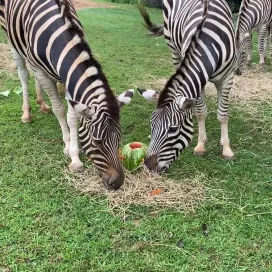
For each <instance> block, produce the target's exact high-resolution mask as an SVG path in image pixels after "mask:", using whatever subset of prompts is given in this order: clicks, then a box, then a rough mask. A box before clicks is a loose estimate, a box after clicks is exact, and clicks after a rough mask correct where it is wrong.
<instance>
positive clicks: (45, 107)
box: [40, 104, 51, 113]
mask: <svg viewBox="0 0 272 272" xmlns="http://www.w3.org/2000/svg"><path fill="white" fill-rule="evenodd" d="M40 110H41V112H42V113H49V112H50V111H51V108H50V107H49V106H48V105H46V104H45V105H43V106H42V107H41V109H40Z"/></svg>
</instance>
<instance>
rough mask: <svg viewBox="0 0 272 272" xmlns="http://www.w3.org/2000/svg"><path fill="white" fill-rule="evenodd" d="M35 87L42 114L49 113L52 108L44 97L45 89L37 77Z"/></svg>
mask: <svg viewBox="0 0 272 272" xmlns="http://www.w3.org/2000/svg"><path fill="white" fill-rule="evenodd" d="M35 85H36V94H37V97H36V102H37V104H39V105H40V109H41V112H43V113H48V112H50V107H49V106H48V105H47V104H46V103H45V101H44V97H43V89H42V86H41V85H40V83H39V81H38V80H37V78H36V77H35Z"/></svg>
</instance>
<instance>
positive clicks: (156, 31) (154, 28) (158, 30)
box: [137, 5, 164, 37]
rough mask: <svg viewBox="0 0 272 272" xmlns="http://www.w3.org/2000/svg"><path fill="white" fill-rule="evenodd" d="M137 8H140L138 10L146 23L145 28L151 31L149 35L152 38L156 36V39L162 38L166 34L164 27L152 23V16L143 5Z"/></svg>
mask: <svg viewBox="0 0 272 272" xmlns="http://www.w3.org/2000/svg"><path fill="white" fill-rule="evenodd" d="M137 7H138V9H139V11H140V13H141V15H142V17H143V19H144V21H145V25H144V26H145V27H146V28H147V29H148V30H149V31H150V33H149V34H150V35H152V36H155V37H158V36H162V35H163V34H164V27H163V25H156V24H154V23H152V22H151V20H150V16H149V14H148V12H147V10H146V9H145V8H144V6H143V5H138V6H137Z"/></svg>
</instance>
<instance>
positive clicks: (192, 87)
mask: <svg viewBox="0 0 272 272" xmlns="http://www.w3.org/2000/svg"><path fill="white" fill-rule="evenodd" d="M213 55H215V54H214V52H209V54H207V53H206V52H205V50H203V48H199V46H197V48H196V46H195V44H193V45H192V47H191V48H190V49H189V52H187V54H186V55H185V58H184V59H183V62H182V63H181V65H180V67H179V68H178V70H177V71H176V73H175V74H174V75H173V76H172V77H171V78H170V80H169V81H168V83H167V84H166V86H165V89H164V91H163V92H162V94H161V96H160V99H159V104H160V103H164V102H166V101H168V100H174V99H175V98H176V97H177V96H184V97H189V98H198V97H199V96H200V94H201V90H202V89H203V88H204V86H205V85H206V83H207V82H208V81H209V78H210V76H211V75H212V73H213V71H214V69H215V67H214V61H213Z"/></svg>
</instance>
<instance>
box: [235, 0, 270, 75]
mask: <svg viewBox="0 0 272 272" xmlns="http://www.w3.org/2000/svg"><path fill="white" fill-rule="evenodd" d="M271 26H272V1H271V0H243V1H242V4H241V7H240V11H239V16H238V21H237V27H236V44H237V55H238V63H237V71H236V73H237V74H238V75H240V74H241V73H242V69H243V65H244V62H245V58H246V51H247V49H248V64H250V63H251V61H252V58H251V50H252V37H251V33H252V31H253V30H257V31H258V33H259V46H258V47H259V55H260V62H259V63H260V65H261V67H262V69H264V68H265V55H266V47H268V39H269V36H270V27H271Z"/></svg>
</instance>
